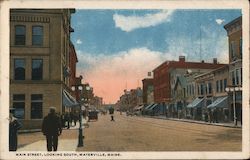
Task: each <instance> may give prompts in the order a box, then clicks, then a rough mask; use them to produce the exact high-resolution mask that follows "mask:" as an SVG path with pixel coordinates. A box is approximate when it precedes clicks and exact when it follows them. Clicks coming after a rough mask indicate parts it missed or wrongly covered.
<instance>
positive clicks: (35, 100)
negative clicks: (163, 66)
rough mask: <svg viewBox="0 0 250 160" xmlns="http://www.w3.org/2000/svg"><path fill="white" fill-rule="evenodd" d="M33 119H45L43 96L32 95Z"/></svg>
mask: <svg viewBox="0 0 250 160" xmlns="http://www.w3.org/2000/svg"><path fill="white" fill-rule="evenodd" d="M30 113H31V119H41V118H43V95H42V94H32V95H31V112H30Z"/></svg>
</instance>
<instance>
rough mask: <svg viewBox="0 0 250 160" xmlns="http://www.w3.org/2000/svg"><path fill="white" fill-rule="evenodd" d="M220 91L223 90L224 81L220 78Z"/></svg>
mask: <svg viewBox="0 0 250 160" xmlns="http://www.w3.org/2000/svg"><path fill="white" fill-rule="evenodd" d="M220 92H223V81H222V80H220Z"/></svg>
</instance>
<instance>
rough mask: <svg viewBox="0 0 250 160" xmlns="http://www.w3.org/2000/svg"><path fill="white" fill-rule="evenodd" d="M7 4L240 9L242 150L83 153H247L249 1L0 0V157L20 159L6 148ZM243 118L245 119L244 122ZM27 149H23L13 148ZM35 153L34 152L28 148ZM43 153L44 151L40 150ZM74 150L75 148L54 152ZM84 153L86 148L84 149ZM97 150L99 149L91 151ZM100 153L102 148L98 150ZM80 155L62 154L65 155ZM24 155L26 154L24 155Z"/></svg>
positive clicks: (199, 156) (181, 155)
mask: <svg viewBox="0 0 250 160" xmlns="http://www.w3.org/2000/svg"><path fill="white" fill-rule="evenodd" d="M9 8H77V9H242V14H243V32H242V36H243V47H244V48H243V75H244V76H243V136H242V138H243V141H242V142H243V151H242V152H114V153H121V155H122V156H121V157H84V158H85V159H86V158H87V159H145V158H146V159H207V158H209V159H247V158H248V157H249V143H250V141H249V121H250V119H249V115H250V114H249V102H250V99H249V67H250V66H249V33H250V32H249V2H248V1H247V0H210V1H208V0H99V1H98V0H64V1H62V0H39V1H35V0H25V1H24V0H22V1H19V0H9V1H7V0H6V1H2V2H1V1H0V22H1V27H0V42H1V44H0V61H1V63H0V74H1V79H0V83H1V93H0V103H1V105H0V109H1V112H0V118H1V123H0V127H1V128H0V129H1V130H0V131H1V132H2V133H1V137H0V138H1V139H0V142H1V145H0V156H1V157H0V159H16V158H20V159H23V158H24V157H16V156H15V153H10V152H8V142H7V141H8V136H7V134H3V132H5V130H6V129H7V128H8V120H7V118H8V117H7V116H8V106H9V58H10V56H9ZM246 122H247V123H246ZM16 153H27V152H16ZM29 153H37V152H29ZM40 153H46V152H40ZM57 153H76V152H57ZM85 153H87V152H85ZM91 153H100V152H91ZM101 153H104V152H101ZM44 158H50V159H64V158H63V157H28V159H44ZM70 158H74V159H82V158H83V157H66V158H65V159H70ZM25 159H27V157H25Z"/></svg>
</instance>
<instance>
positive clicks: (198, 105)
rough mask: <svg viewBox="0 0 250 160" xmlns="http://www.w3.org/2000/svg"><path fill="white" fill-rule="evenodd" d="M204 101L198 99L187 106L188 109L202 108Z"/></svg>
mask: <svg viewBox="0 0 250 160" xmlns="http://www.w3.org/2000/svg"><path fill="white" fill-rule="evenodd" d="M203 100H204V98H196V99H195V100H194V101H193V102H191V103H189V104H188V105H187V108H195V107H201V103H202V101H203Z"/></svg>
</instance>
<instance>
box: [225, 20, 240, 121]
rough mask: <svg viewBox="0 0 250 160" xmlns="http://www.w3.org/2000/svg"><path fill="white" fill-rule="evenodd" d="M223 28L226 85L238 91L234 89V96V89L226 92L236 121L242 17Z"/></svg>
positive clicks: (238, 109) (238, 117) (238, 102)
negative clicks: (227, 61) (226, 50)
mask: <svg viewBox="0 0 250 160" xmlns="http://www.w3.org/2000/svg"><path fill="white" fill-rule="evenodd" d="M224 28H225V30H226V31H227V35H228V46H229V81H228V87H232V88H239V91H235V97H233V96H234V93H233V92H234V91H233V92H229V93H228V94H229V97H230V98H229V103H230V108H231V112H230V114H234V113H233V110H234V106H235V111H236V118H237V120H238V121H242V76H243V75H242V54H243V50H242V17H238V18H236V19H234V20H233V21H231V22H229V23H228V24H226V25H225V26H224ZM231 117H232V116H231ZM231 120H232V118H231Z"/></svg>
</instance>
